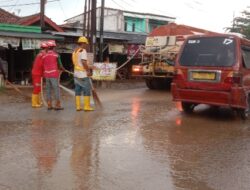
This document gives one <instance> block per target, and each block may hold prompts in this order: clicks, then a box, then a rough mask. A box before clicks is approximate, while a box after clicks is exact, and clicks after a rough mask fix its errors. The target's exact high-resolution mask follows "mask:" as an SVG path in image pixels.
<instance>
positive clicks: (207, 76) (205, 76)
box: [192, 72, 216, 80]
mask: <svg viewBox="0 0 250 190" xmlns="http://www.w3.org/2000/svg"><path fill="white" fill-rule="evenodd" d="M215 78H216V75H215V73H210V72H192V79H193V80H215Z"/></svg>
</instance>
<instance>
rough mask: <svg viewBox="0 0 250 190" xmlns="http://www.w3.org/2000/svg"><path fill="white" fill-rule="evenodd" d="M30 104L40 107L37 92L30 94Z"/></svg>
mask: <svg viewBox="0 0 250 190" xmlns="http://www.w3.org/2000/svg"><path fill="white" fill-rule="evenodd" d="M31 105H32V107H33V108H40V107H41V106H40V105H39V104H38V94H32V96H31Z"/></svg>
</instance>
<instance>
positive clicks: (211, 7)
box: [0, 0, 250, 32]
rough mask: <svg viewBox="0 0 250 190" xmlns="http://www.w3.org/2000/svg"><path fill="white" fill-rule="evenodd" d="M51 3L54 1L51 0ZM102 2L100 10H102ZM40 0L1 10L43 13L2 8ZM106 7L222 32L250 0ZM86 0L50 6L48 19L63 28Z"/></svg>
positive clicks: (124, 0)
mask: <svg viewBox="0 0 250 190" xmlns="http://www.w3.org/2000/svg"><path fill="white" fill-rule="evenodd" d="M48 1H51V0H48ZM100 1H101V0H98V6H100ZM36 2H39V0H0V7H1V8H5V9H6V10H8V11H11V12H15V13H16V14H19V15H20V16H25V15H29V14H34V13H37V12H39V5H38V4H37V5H29V6H27V5H26V6H12V7H2V6H3V5H15V4H26V3H36ZM106 6H107V7H112V8H118V9H126V10H131V11H136V12H147V13H155V14H163V15H167V16H174V17H177V20H176V21H177V23H180V24H186V25H190V26H194V27H200V28H204V29H208V30H213V31H217V32H222V31H223V28H225V27H227V26H230V25H231V21H232V19H233V15H234V13H235V16H239V15H240V12H241V11H242V10H244V9H246V8H247V6H250V1H249V0H231V1H229V0H173V1H167V0H153V1H152V0H106ZM83 9H84V0H60V1H55V2H50V3H47V5H46V15H47V16H48V17H50V18H51V19H52V20H54V21H55V22H56V23H58V24H61V23H63V21H64V20H66V19H67V18H70V17H72V16H74V15H77V14H80V13H82V12H83Z"/></svg>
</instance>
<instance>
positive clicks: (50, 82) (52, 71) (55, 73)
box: [43, 40, 65, 110]
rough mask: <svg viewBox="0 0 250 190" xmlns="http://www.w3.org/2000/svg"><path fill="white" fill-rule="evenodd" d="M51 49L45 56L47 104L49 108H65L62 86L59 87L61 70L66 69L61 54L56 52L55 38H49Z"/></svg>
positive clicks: (44, 74)
mask: <svg viewBox="0 0 250 190" xmlns="http://www.w3.org/2000/svg"><path fill="white" fill-rule="evenodd" d="M47 44H48V46H49V50H48V52H47V53H46V55H44V56H43V70H44V72H43V76H44V78H45V80H46V93H47V104H48V110H52V109H53V108H54V109H55V110H63V109H64V108H63V107H62V106H61V101H60V88H59V78H60V70H59V69H61V70H62V71H65V69H64V67H63V65H62V62H61V59H60V56H59V55H58V54H57V53H56V52H55V47H56V42H55V41H54V40H49V41H48V42H47ZM52 89H53V91H54V94H55V99H56V104H55V107H52V92H51V91H52Z"/></svg>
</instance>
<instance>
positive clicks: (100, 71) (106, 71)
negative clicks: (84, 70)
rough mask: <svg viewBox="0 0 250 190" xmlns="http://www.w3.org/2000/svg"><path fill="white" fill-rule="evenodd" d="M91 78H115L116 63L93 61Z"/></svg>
mask: <svg viewBox="0 0 250 190" xmlns="http://www.w3.org/2000/svg"><path fill="white" fill-rule="evenodd" d="M94 67H95V69H94V70H93V76H92V78H93V79H94V80H115V77H116V67H117V64H116V63H94Z"/></svg>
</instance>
